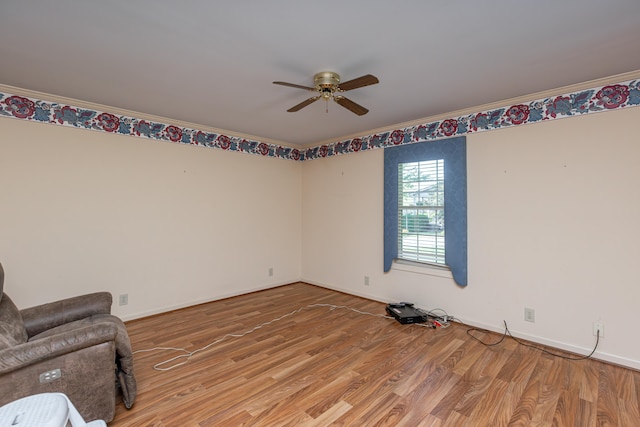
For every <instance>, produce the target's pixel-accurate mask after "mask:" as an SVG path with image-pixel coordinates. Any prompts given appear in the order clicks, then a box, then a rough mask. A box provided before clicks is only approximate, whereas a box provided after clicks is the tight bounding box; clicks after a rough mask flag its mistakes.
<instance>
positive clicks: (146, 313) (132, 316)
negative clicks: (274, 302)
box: [118, 279, 301, 322]
mask: <svg viewBox="0 0 640 427" xmlns="http://www.w3.org/2000/svg"><path fill="white" fill-rule="evenodd" d="M299 281H301V279H294V280H290V281H285V282H282V283H271V284H266V285H262V286H257V287H254V288H249V289H243V290H241V291H239V292H226V293H223V294H218V295H214V296H212V297H210V298H203V299H197V300H192V301H186V302H183V303H180V304H175V305H167V306H162V307H158V308H154V309H153V310H148V311H141V312H138V313H133V314H127V315H119V316H118V317H120V319H122V321H124V322H127V321H129V320H135V319H141V318H143V317H149V316H153V315H155V314H161V313H166V312H168V311H173V310H179V309H181V308H187V307H192V306H194V305H199V304H205V303H208V302H212V301H219V300H222V299H226V298H232V297H237V296H240V295H245V294H250V293H252V292H258V291H264V290H265V289H271V288H277V287H278V286H283V285H288V284H290V283H295V282H299Z"/></svg>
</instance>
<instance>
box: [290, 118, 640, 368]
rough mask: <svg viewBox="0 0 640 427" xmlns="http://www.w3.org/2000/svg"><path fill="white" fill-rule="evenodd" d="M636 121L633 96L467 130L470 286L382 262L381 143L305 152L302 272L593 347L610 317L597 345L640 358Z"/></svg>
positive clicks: (610, 356)
mask: <svg viewBox="0 0 640 427" xmlns="http://www.w3.org/2000/svg"><path fill="white" fill-rule="evenodd" d="M639 121H640V108H628V109H625V110H618V111H612V112H606V113H601V114H591V115H588V116H582V117H574V118H567V119H562V120H555V121H551V122H543V123H539V124H532V125H525V126H521V127H513V128H507V129H501V130H496V131H490V132H484V133H478V134H472V135H470V136H468V138H467V155H468V157H467V169H468V239H469V285H468V286H467V287H466V288H460V287H458V286H457V285H455V283H454V282H453V280H452V279H451V278H450V275H447V274H441V273H438V272H432V274H433V275H430V274H421V273H416V272H415V271H422V272H423V273H424V272H425V271H424V269H422V270H421V269H417V270H416V269H411V268H406V267H401V268H403V270H400V269H399V268H394V269H392V271H391V272H389V273H387V274H385V273H383V272H382V253H383V240H382V231H383V230H382V228H383V216H382V215H383V212H382V206H383V187H382V185H383V159H384V153H383V150H375V151H369V152H364V153H360V154H351V155H345V156H339V157H331V158H327V159H321V160H313V161H308V162H305V163H304V165H303V177H302V182H303V201H302V218H303V238H302V248H303V257H302V277H303V279H305V280H307V281H309V282H311V283H315V284H320V285H323V286H327V287H330V288H334V289H338V290H341V291H344V292H348V293H353V294H357V295H362V296H366V297H370V298H374V299H377V300H380V301H389V302H391V301H412V302H414V303H416V304H417V305H418V306H419V307H422V308H425V309H433V308H443V309H445V310H447V311H448V312H449V313H451V314H453V315H455V316H457V317H459V318H460V319H462V320H464V321H466V322H469V323H471V324H474V325H478V326H483V327H487V328H490V329H493V330H496V331H502V330H503V320H506V321H507V323H508V325H509V328H510V329H511V331H512V332H513V333H514V334H517V335H519V336H521V337H525V338H528V339H531V340H534V341H537V342H541V343H545V344H551V345H554V346H557V347H560V348H566V349H568V350H573V351H577V352H580V353H583V354H586V353H588V352H589V351H590V350H591V349H592V348H593V346H594V344H595V337H594V336H593V330H592V328H593V326H592V324H593V322H594V321H596V320H601V321H602V322H604V325H605V336H604V338H603V339H602V340H601V342H600V345H599V347H598V352H597V356H598V357H600V358H603V359H606V360H610V361H613V362H616V363H622V364H625V365H627V366H632V367H635V368H640V347H639V346H638V340H637V339H636V337H637V333H636V325H638V324H639V323H640V310H639V309H638V302H639V301H640V280H639V279H638V277H639V275H638V272H637V264H638V261H637V260H638V259H639V258H640V249H639V246H638V242H639V241H640V225H639V222H638V221H639V220H638V218H640V197H638V194H639V193H638V189H637V185H638V183H640V168H639V167H638V166H637V162H638V159H640V137H638V132H637V126H636V125H635V124H636V123H638V122H639ZM409 270H413V271H409ZM364 276H369V278H370V284H369V286H365V284H364ZM525 307H530V308H533V309H535V313H536V322H535V323H528V322H525V321H524V308H525Z"/></svg>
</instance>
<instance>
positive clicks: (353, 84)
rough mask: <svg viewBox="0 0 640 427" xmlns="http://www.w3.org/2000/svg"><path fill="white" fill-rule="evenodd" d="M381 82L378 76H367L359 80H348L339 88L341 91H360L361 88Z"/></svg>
mask: <svg viewBox="0 0 640 427" xmlns="http://www.w3.org/2000/svg"><path fill="white" fill-rule="evenodd" d="M379 82H380V81H379V80H378V78H377V77H376V76H372V75H371V74H367V75H364V76H362V77H358V78H357V79H353V80H348V81H346V82H344V83H340V85H339V86H338V87H339V88H340V90H343V91H347V90H352V89H358V88H359V87H364V86H369V85H374V84H376V83H379Z"/></svg>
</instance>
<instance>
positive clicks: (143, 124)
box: [0, 79, 640, 161]
mask: <svg viewBox="0 0 640 427" xmlns="http://www.w3.org/2000/svg"><path fill="white" fill-rule="evenodd" d="M637 105H640V80H638V79H636V80H630V81H627V82H622V83H617V84H612V85H607V86H601V87H596V88H593V89H587V90H583V91H578V92H574V93H568V94H565V95H559V96H553V97H548V98H544V99H538V100H535V101H531V102H529V103H523V104H516V105H511V106H509V107H502V108H497V109H493V110H487V111H481V112H478V113H474V114H469V115H465V116H459V117H452V118H448V119H444V120H441V121H434V122H430V123H424V124H419V125H416V126H410V127H406V128H402V129H395V130H392V131H389V132H383V133H380V134H373V135H367V136H362V137H357V138H353V139H347V140H343V141H337V142H333V143H330V144H323V145H319V146H316V147H311V148H308V149H303V150H298V149H296V148H291V147H285V146H281V145H277V144H270V143H266V142H261V141H254V140H247V139H245V138H240V137H233V136H228V135H224V134H218V133H213V132H206V131H203V130H198V129H190V128H186V127H180V126H175V125H168V124H164V123H156V122H153V121H148V120H144V119H137V118H134V117H128V116H122V115H116V114H111V113H108V112H104V111H95V110H90V109H83V108H79V107H74V106H70V105H62V104H58V103H55V102H47V101H43V100H38V99H32V98H27V97H23V96H19V95H12V94H4V93H0V117H9V118H16V119H22V120H29V121H35V122H42V123H50V124H56V125H62V126H72V127H77V128H84V129H91V130H96V131H100V132H107V133H113V134H121V135H130V136H136V137H142V138H148V139H154V140H158V141H167V142H174V143H180V144H189V145H196V146H202V147H208V148H214V149H220V150H229V151H239V152H244V153H250V154H256V155H261V156H269V157H275V158H280V159H288V160H295V161H303V160H312V159H318V158H324V157H330V156H336V155H341V154H347V153H356V152H359V151H365V150H371V149H377V148H384V147H388V146H397V145H402V144H411V143H415V142H421V141H430V140H436V139H440V138H447V137H451V136H459V135H465V134H471V133H476V132H482V131H486V130H493V129H500V128H506V127H510V126H518V125H523V124H527V123H536V122H540V121H544V120H553V119H558V118H564V117H571V116H578V115H583V114H589V113H594V112H601V111H609V110H615V109H620V108H625V107H630V106H637Z"/></svg>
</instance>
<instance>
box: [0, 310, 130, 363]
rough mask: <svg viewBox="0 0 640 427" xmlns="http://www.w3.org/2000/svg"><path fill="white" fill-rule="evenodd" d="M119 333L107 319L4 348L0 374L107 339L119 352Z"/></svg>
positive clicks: (1, 354) (0, 360)
mask: <svg viewBox="0 0 640 427" xmlns="http://www.w3.org/2000/svg"><path fill="white" fill-rule="evenodd" d="M117 333H118V328H117V326H116V325H114V324H111V323H107V322H105V323H96V324H93V325H89V326H85V327H82V328H78V329H76V330H73V331H68V332H64V333H61V334H57V335H51V336H49V337H46V338H42V339H38V340H34V341H28V342H26V343H24V344H18V345H16V346H13V347H9V348H5V349H3V350H0V375H4V374H7V373H9V372H12V371H15V370H18V369H21V368H24V367H25V366H29V365H32V364H34V363H38V362H41V361H43V360H47V359H53V358H55V357H58V356H62V355H64V354H68V353H72V352H74V351H77V350H81V349H83V348H87V347H91V346H94V345H97V344H101V343H103V342H109V341H113V342H114V352H115V338H116V335H117ZM114 360H115V356H114Z"/></svg>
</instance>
